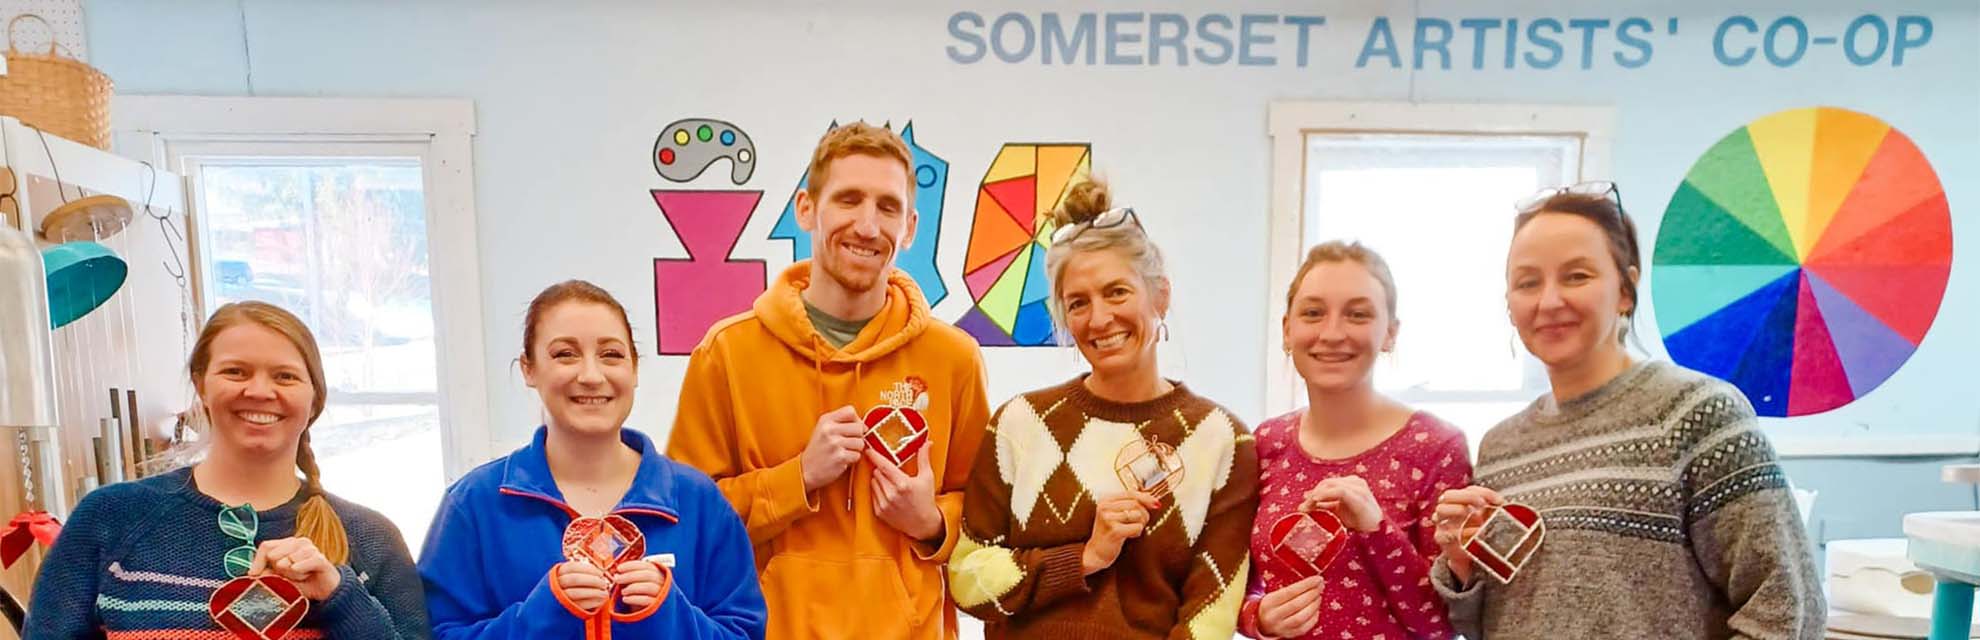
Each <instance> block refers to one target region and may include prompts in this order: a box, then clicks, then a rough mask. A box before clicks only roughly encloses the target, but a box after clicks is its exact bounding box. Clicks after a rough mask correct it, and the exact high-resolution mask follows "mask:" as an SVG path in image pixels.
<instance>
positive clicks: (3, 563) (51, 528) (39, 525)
mask: <svg viewBox="0 0 1980 640" xmlns="http://www.w3.org/2000/svg"><path fill="white" fill-rule="evenodd" d="M59 535H62V523H61V522H57V521H56V520H55V516H52V515H48V512H46V511H23V512H21V513H19V514H16V515H15V516H14V519H13V520H9V521H7V529H6V531H0V568H5V567H12V566H14V562H15V561H17V560H20V559H21V556H22V555H23V554H26V553H27V550H28V548H29V547H30V546H33V544H34V543H36V542H39V543H41V546H43V547H52V546H54V545H55V537H56V536H59Z"/></svg>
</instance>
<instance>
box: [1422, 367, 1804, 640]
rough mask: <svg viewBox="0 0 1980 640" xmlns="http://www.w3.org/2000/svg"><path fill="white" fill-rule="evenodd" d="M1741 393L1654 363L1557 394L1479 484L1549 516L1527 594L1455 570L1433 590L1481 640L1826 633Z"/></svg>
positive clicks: (1799, 537)
mask: <svg viewBox="0 0 1980 640" xmlns="http://www.w3.org/2000/svg"><path fill="white" fill-rule="evenodd" d="M1756 426H1757V425H1756V419H1755V417H1754V413H1753V407H1752V405H1750V404H1748V403H1747V401H1746V398H1745V396H1742V395H1740V392H1739V390H1738V389H1735V388H1733V387H1732V386H1731V385H1728V384H1726V383H1724V382H1720V381H1718V380H1715V379H1713V378H1709V377H1706V376H1704V375H1702V374H1698V373H1695V372H1692V371H1689V370H1686V369H1683V368H1680V367H1678V366H1676V365H1672V364H1668V363H1663V362H1642V363H1637V364H1635V365H1634V366H1631V367H1630V368H1629V370H1628V371H1625V372H1624V373H1623V374H1622V375H1619V376H1617V377H1616V378H1615V379H1614V380H1611V381H1609V382H1608V383H1607V384H1605V385H1603V386H1602V387H1601V388H1599V389H1596V390H1595V391H1593V392H1590V393H1588V394H1586V395H1583V396H1582V397H1580V398H1575V399H1573V400H1569V401H1567V402H1565V403H1561V404H1560V405H1559V406H1558V407H1555V406H1554V403H1553V401H1552V398H1551V397H1542V398H1540V399H1539V400H1536V401H1534V403H1533V404H1532V405H1531V406H1529V407H1527V408H1526V410H1524V411H1521V412H1520V413H1518V414H1516V415H1514V416H1513V417H1511V418H1507V419H1506V421H1505V422H1502V423H1500V424H1499V425H1498V426H1497V427H1494V428H1493V429H1492V431H1491V432H1489V433H1487V434H1485V438H1484V441H1483V442H1481V443H1480V444H1479V447H1478V466H1477V472H1476V477H1477V483H1478V484H1479V485H1482V486H1486V487H1490V488H1492V489H1493V490H1496V491H1498V492H1499V493H1500V494H1502V495H1504V496H1505V497H1506V499H1508V500H1511V501H1514V502H1518V503H1521V504H1525V505H1528V506H1531V507H1533V508H1534V509H1536V510H1538V511H1539V512H1540V514H1541V519H1542V520H1543V521H1544V522H1545V523H1546V533H1545V538H1544V542H1543V543H1542V544H1541V546H1540V549H1539V551H1538V552H1536V553H1535V554H1534V556H1533V557H1532V558H1531V559H1530V560H1529V561H1528V562H1527V563H1526V564H1525V566H1524V567H1523V568H1522V569H1520V571H1519V573H1518V574H1517V576H1516V577H1515V579H1514V580H1513V581H1512V583H1511V584H1509V585H1505V584H1499V583H1498V582H1496V581H1495V580H1494V579H1493V578H1492V577H1490V576H1488V575H1486V574H1485V573H1484V572H1483V571H1482V570H1477V569H1474V571H1473V576H1472V584H1471V585H1470V586H1469V587H1466V588H1462V589H1460V588H1459V585H1458V584H1457V582H1456V580H1455V578H1454V577H1453V576H1452V575H1451V571H1450V567H1449V565H1448V564H1446V562H1447V561H1446V560H1444V559H1441V558H1440V559H1438V561H1437V563H1436V566H1435V567H1434V568H1433V570H1432V576H1431V581H1432V582H1433V583H1435V584H1436V587H1437V591H1438V593H1439V594H1440V595H1442V596H1443V597H1444V600H1445V601H1446V602H1448V603H1449V604H1450V609H1451V619H1452V621H1453V622H1454V623H1456V625H1457V628H1458V630H1459V631H1460V632H1462V633H1464V635H1465V636H1466V637H1468V638H1472V639H1474V640H1487V639H1489V640H1501V639H1507V638H1645V639H1649V638H1655V639H1658V640H1684V639H1691V638H1700V639H1703V638H1714V639H1716V638H1756V639H1772V638H1797V639H1798V638H1810V639H1819V638H1821V637H1822V631H1823V626H1824V623H1825V618H1826V612H1827V606H1826V605H1825V604H1824V602H1823V599H1822V587H1821V583H1820V582H1819V581H1818V579H1817V576H1816V572H1815V563H1814V559H1813V556H1812V554H1811V551H1810V549H1809V544H1808V537H1807V533H1806V532H1805V531H1804V530H1803V528H1802V524H1801V519H1800V517H1799V514H1798V512H1797V511H1796V509H1795V505H1794V498H1793V496H1792V495H1790V493H1789V491H1788V487H1787V476H1786V475H1785V474H1783V473H1782V471H1781V468H1780V465H1779V464H1778V461H1777V460H1776V459H1775V457H1774V449H1773V446H1772V445H1770V444H1768V442H1767V438H1766V437H1765V436H1764V435H1763V434H1761V433H1760V431H1759V430H1757V429H1756V428H1755V427H1756Z"/></svg>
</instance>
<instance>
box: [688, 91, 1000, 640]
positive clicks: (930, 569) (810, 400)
mask: <svg viewBox="0 0 1980 640" xmlns="http://www.w3.org/2000/svg"><path fill="white" fill-rule="evenodd" d="M912 166H913V163H912V156H911V155H910V154H909V151H908V147H907V144H906V142H904V141H902V140H901V137H900V136H898V135H896V134H894V132H892V131H889V130H887V129H884V128H880V127H874V126H871V125H867V124H865V123H855V124H851V125H846V126H842V127H838V128H835V129H833V130H831V131H830V132H827V133H826V134H825V137H824V139H822V140H820V141H819V143H818V149H817V150H816V151H814V152H813V154H812V158H811V165H810V167H809V169H808V170H807V173H806V180H807V185H806V188H805V190H803V191H801V192H799V193H798V194H797V219H798V225H799V226H800V227H802V228H803V229H804V230H805V231H807V232H809V233H810V234H811V247H812V255H813V256H814V257H813V258H812V259H810V260H805V261H799V262H797V263H795V264H793V265H791V267H790V268H788V269H785V270H784V272H783V273H781V274H779V275H778V276H777V279H776V282H774V283H772V284H771V285H770V287H769V289H768V290H766V291H764V292H763V295H762V296H761V297H758V298H757V299H756V303H755V305H754V306H753V307H752V309H751V310H750V311H749V312H746V313H743V314H742V315H739V316H736V317H733V318H729V319H727V320H724V321H722V322H721V323H718V324H716V325H715V326H714V327H713V328H711V329H709V331H708V336H707V337H706V338H704V339H703V340H702V343H701V344H700V345H699V346H697V347H696V348H695V350H694V354H693V356H692V357H691V358H690V359H689V360H688V369H687V375H686V379H685V380H683V381H682V384H681V400H680V407H679V409H678V413H677V415H676V417H675V419H674V430H673V433H672V435H671V436H670V437H669V441H668V448H667V455H668V457H671V458H673V459H675V460H679V461H681V462H684V463H687V464H689V465H692V466H694V467H696V468H699V469H701V470H702V471H705V472H707V473H708V475H710V476H713V477H714V478H715V482H716V484H717V485H719V486H720V487H721V489H722V492H723V493H724V494H726V495H727V496H728V498H729V502H730V504H732V505H734V506H735V508H736V512H737V513H739V514H740V515H741V516H742V519H743V523H744V525H745V527H746V528H747V529H748V530H749V537H750V542H751V543H752V544H753V545H754V546H755V548H756V568H757V574H758V576H759V577H761V578H762V582H763V595H764V598H765V600H766V601H768V603H769V611H770V621H769V637H770V638H773V639H783V638H862V639H864V638H915V639H948V638H954V637H956V609H955V604H954V602H952V601H951V600H949V597H948V590H947V589H946V588H944V586H943V582H942V565H943V563H945V562H947V561H948V558H949V554H950V552H951V551H952V550H953V549H954V548H955V545H956V540H957V538H958V537H959V535H960V534H959V533H958V530H957V526H958V524H959V523H960V522H961V520H962V504H963V488H964V486H965V485H966V484H967V483H968V480H969V471H970V469H969V467H970V464H971V463H972V462H973V461H974V460H975V459H976V450H977V446H978V444H979V443H980V442H981V441H982V439H983V435H984V434H983V432H984V427H985V425H986V424H987V423H988V422H989V402H988V400H987V399H986V398H985V396H984V387H983V358H982V354H981V353H980V352H979V351H978V350H977V346H976V341H975V340H974V339H972V338H970V337H969V335H968V334H966V333H963V332H962V331H961V330H958V329H956V328H955V327H952V326H949V325H948V324H945V323H942V322H940V321H937V320H935V319H933V318H931V317H929V312H928V303H927V301H926V300H925V299H923V298H922V295H921V290H920V289H919V288H917V287H916V286H915V284H914V280H913V279H912V278H910V277H908V275H907V274H906V273H904V272H902V271H900V270H897V269H895V268H894V256H895V254H896V253H897V252H898V251H899V250H901V249H904V248H906V246H907V244H908V242H909V241H911V240H912V239H913V238H914V228H915V224H916V223H917V214H916V212H915V211H914V208H913V203H914V186H915V185H914V180H913V175H914V174H913V171H912V170H911V167H912Z"/></svg>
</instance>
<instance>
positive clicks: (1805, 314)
mask: <svg viewBox="0 0 1980 640" xmlns="http://www.w3.org/2000/svg"><path fill="white" fill-rule="evenodd" d="M1952 258H1953V241H1952V216H1951V213H1950V211H1949V209H1948V206H1947V202H1946V195H1945V190H1944V188H1943V187H1942V186H1941V185H1940V183H1939V178H1938V175H1937V174H1936V173H1935V172H1934V171H1933V170H1932V165H1931V163H1930V162H1928V161H1927V160H1926V158H1925V156H1924V154H1922V153H1920V152H1919V150H1918V147H1917V146H1916V145H1914V144H1913V143H1912V140H1911V138H1909V137H1907V136H1906V135H1905V134H1904V133H1903V132H1901V131H1899V130H1897V129H1896V128H1893V127H1891V126H1890V125H1889V124H1888V123H1886V122H1884V121H1882V120H1880V119H1878V118H1876V117H1874V116H1870V115H1866V114H1862V113H1857V112H1854V111H1849V110H1845V109H1837V108H1831V107H1819V108H1806V109H1794V110H1790V111H1782V112H1779V113H1775V114H1772V115H1768V116H1766V117H1763V118H1760V119H1758V120H1755V121H1753V122H1751V123H1748V124H1747V125H1746V126H1744V127H1741V128H1740V129H1738V130H1736V131H1733V132H1732V133H1731V134H1730V135H1727V136H1726V137H1725V138H1723V139H1721V140H1719V142H1718V143H1717V144H1714V145H1713V146H1712V147H1711V148H1710V149H1707V150H1706V151H1705V153H1704V155H1703V156H1701V157H1700V158H1699V159H1698V161H1697V162H1696V163H1695V164H1693V165H1692V167H1691V170H1690V172H1689V173H1688V174H1687V175H1686V176H1685V179H1684V181H1683V183H1682V184H1680V185H1679V186H1678V188H1677V192H1676V193H1675V194H1674V195H1673V196H1672V197H1671V203H1670V206H1669V208H1668V209H1667V210H1666V211H1665V213H1664V219H1663V225H1662V227H1661V230H1660V231H1659V232H1658V234H1657V244H1656V250H1655V253H1654V254H1653V256H1652V259H1651V262H1652V265H1653V268H1654V269H1655V271H1654V272H1653V273H1654V275H1655V280H1654V283H1653V290H1652V291H1651V295H1652V299H1653V300H1654V301H1655V308H1656V314H1657V325H1658V326H1659V327H1660V329H1661V331H1662V333H1663V338H1664V345H1665V347H1666V348H1667V349H1668V350H1669V351H1670V354H1671V358H1672V359H1673V360H1675V361H1677V362H1678V363H1679V364H1682V365H1684V366H1686V367H1690V368H1692V369H1696V370H1699V371H1703V372H1705V373H1707V374H1710V375H1712V376H1715V377H1718V378H1721V379H1724V380H1727V381H1729V382H1732V383H1733V384H1734V385H1736V386H1738V387H1739V389H1740V390H1741V391H1743V392H1744V393H1745V394H1746V397H1747V398H1748V399H1749V400H1750V401H1752V403H1753V406H1754V408H1755V409H1756V410H1757V411H1758V412H1759V414H1760V415H1763V416H1774V417H1789V416H1805V415H1811V414H1817V413H1822V412H1824V411H1829V410H1831V409H1835V408H1837V407H1841V406H1843V405H1846V404H1849V403H1850V402H1852V401H1854V400H1856V399H1857V398H1859V397H1862V396H1863V395H1865V394H1868V393H1870V392H1871V391H1872V390H1874V389H1876V388H1877V387H1878V386H1879V385H1881V384H1883V383H1884V381H1885V380H1888V379H1889V378H1890V377H1891V375H1892V374H1893V373H1896V372H1897V370H1898V368H1899V367H1902V366H1903V365H1904V363H1905V361H1906V360H1908V359H1909V358H1910V357H1911V354H1912V353H1913V352H1914V351H1916V350H1917V349H1918V345H1919V343H1920V341H1922V340H1923V339H1924V337H1925V333H1926V331H1927V330H1929V329H1930V328H1931V326H1932V321H1933V319H1934V318H1935V317H1936V316H1937V314H1938V310H1939V303H1940V301H1941V298H1942V297H1943V296H1944V294H1945V291H1946V279H1947V275H1948V274H1949V272H1950V271H1951V268H1952Z"/></svg>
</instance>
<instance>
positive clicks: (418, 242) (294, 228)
mask: <svg viewBox="0 0 1980 640" xmlns="http://www.w3.org/2000/svg"><path fill="white" fill-rule="evenodd" d="M118 109H119V113H120V114H131V115H132V118H131V120H132V121H133V122H134V123H135V124H137V125H139V126H138V128H139V129H140V132H141V134H142V135H143V136H144V140H145V141H146V142H148V144H149V146H150V147H151V151H152V155H153V157H154V158H157V159H158V161H160V162H161V163H163V164H164V165H165V166H168V167H171V168H172V169H173V170H175V171H177V172H179V173H181V174H183V175H185V176H186V177H187V180H188V188H189V195H190V199H191V200H192V202H191V205H192V206H191V216H190V219H191V221H192V222H191V224H190V225H189V226H190V228H191V230H192V240H193V255H194V264H195V271H196V278H195V281H196V287H197V288H198V291H199V294H198V298H199V300H200V303H201V306H202V309H201V313H202V315H205V314H210V313H212V311H213V310H214V309H217V308H218V307H219V306H220V305H222V304H225V303H229V302H235V301H241V300H262V301H266V302H271V303H274V304H277V305H280V306H282V307H283V308H285V309H288V310H289V311H291V312H294V313H295V314H296V315H297V316H298V317H300V318H302V319H303V321H304V322H305V323H307V324H308V325H309V327H310V330H311V331H312V332H313V333H314V334H315V335H316V340H317V344H318V346H319V348H320V350H321V351H322V355H323V363H324V375H325V377H326V378H327V382H328V385H329V387H330V393H329V398H328V402H327V406H326V407H325V409H324V413H323V415H322V416H321V417H320V418H319V419H318V420H317V422H316V424H315V425H314V426H313V427H311V432H310V433H311V436H310V437H311V445H312V448H313V449H314V451H315V452H316V457H317V462H318V465H319V467H320V468H321V469H322V472H323V482H324V486H325V488H326V489H328V490H329V491H330V492H332V493H335V494H337V495H339V496H341V497H343V498H346V499H349V500H352V501H354V502H357V503H360V504H363V505H365V506H367V507H370V508H373V509H376V510H378V511H379V512H381V513H383V514H384V515H385V516H386V517H388V518H390V519H391V520H392V521H393V522H394V523H395V524H396V525H397V526H398V528H399V530H400V532H401V533H403V534H405V536H406V538H407V540H408V543H409V546H411V547H412V548H414V549H417V548H418V547H419V544H418V543H419V541H420V540H421V539H422V538H424V536H425V530H426V527H427V525H428V524H429V522H430V521H431V520H432V517H433V513H434V510H435V507H436V506H437V505H438V503H439V500H440V497H441V495H442V493H443V492H444V491H445V489H446V485H447V483H448V482H449V480H450V479H451V478H455V477H458V476H459V474H461V473H463V472H465V471H466V470H467V469H469V468H471V467H472V466H473V465H475V464H479V463H480V462H482V461H485V460H487V459H488V458H489V457H490V456H489V450H490V443H489V441H488V436H487V432H486V427H485V423H486V419H485V416H486V412H487V402H486V390H485V387H486V383H485V380H484V376H485V375H486V371H485V363H484V356H483V355H482V353H483V352H482V349H481V345H482V342H483V341H482V339H481V318H480V314H479V310H480V308H481V305H480V299H479V298H480V294H479V291H480V285H479V282H478V278H477V277H476V276H475V271H476V269H477V267H476V257H475V252H474V239H475V233H474V224H473V210H472V201H471V178H470V176H471V172H470V170H469V168H468V166H467V159H468V158H467V140H466V138H467V135H468V134H469V133H471V121H472V115H471V114H472V111H471V109H470V108H469V106H468V105H466V104H465V103H459V102H449V101H420V100H411V101H392V100H316V99H271V98H176V97H175V98H162V97H161V98H124V99H120V104H119V105H118ZM299 132H300V133H299ZM450 344H452V345H455V347H454V348H451V349H450V348H448V345H450Z"/></svg>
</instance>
